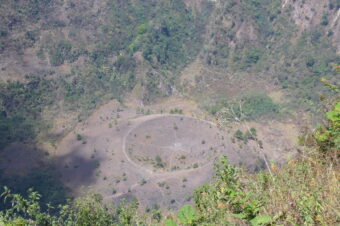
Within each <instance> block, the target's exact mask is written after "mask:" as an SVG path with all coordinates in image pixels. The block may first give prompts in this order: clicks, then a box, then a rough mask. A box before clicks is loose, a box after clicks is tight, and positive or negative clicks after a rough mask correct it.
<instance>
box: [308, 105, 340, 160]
mask: <svg viewBox="0 0 340 226" xmlns="http://www.w3.org/2000/svg"><path fill="white" fill-rule="evenodd" d="M326 116H327V119H328V120H329V123H328V124H327V125H326V126H325V127H322V128H319V129H318V130H317V131H316V132H315V135H314V137H315V139H316V141H317V142H318V146H319V148H320V150H321V151H323V152H324V153H325V154H327V155H331V156H333V157H334V158H335V159H336V158H337V155H339V153H338V152H339V150H340V102H337V103H336V104H335V106H334V108H333V110H331V111H328V112H327V113H326Z"/></svg>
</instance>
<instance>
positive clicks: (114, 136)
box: [56, 107, 258, 208]
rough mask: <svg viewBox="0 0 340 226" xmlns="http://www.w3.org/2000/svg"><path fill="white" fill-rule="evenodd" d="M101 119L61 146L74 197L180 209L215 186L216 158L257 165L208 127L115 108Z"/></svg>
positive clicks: (187, 119)
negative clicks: (193, 196)
mask: <svg viewBox="0 0 340 226" xmlns="http://www.w3.org/2000/svg"><path fill="white" fill-rule="evenodd" d="M102 113H103V114H100V113H99V114H94V116H92V117H90V118H89V120H87V121H86V122H85V123H84V124H83V125H82V127H81V128H79V129H78V130H77V131H75V132H73V133H70V134H69V135H67V136H66V137H65V138H64V139H63V140H62V141H61V142H60V144H59V145H58V149H57V152H56V155H57V156H58V159H59V161H58V163H57V166H58V168H59V169H60V172H61V179H62V180H63V181H64V183H65V184H66V185H67V186H68V187H70V188H71V189H73V191H74V192H75V195H79V194H81V193H82V192H84V191H87V190H88V188H90V190H91V191H93V192H96V193H100V194H102V196H103V197H104V199H105V200H106V201H109V202H111V201H117V200H118V199H120V198H127V199H130V198H132V197H136V198H137V199H138V200H139V201H140V203H141V204H142V206H143V207H151V206H153V205H154V204H157V205H159V206H161V207H162V208H169V207H170V208H177V207H178V206H180V205H183V204H184V203H186V202H189V201H190V198H191V194H192V192H193V190H194V189H195V188H197V187H198V186H200V185H202V184H203V183H205V182H207V181H209V180H211V178H212V175H213V169H212V166H213V162H214V159H215V158H216V157H217V156H220V155H222V154H224V155H227V156H228V157H229V159H230V162H231V163H233V164H236V165H239V164H242V165H244V166H249V167H253V166H254V164H257V161H258V159H257V157H256V155H255V154H254V153H253V152H251V151H249V152H244V153H240V152H239V151H238V149H239V148H238V147H237V145H236V144H233V143H232V142H231V141H230V137H229V136H230V135H228V134H227V133H226V132H225V131H222V130H220V129H219V128H217V127H216V126H215V125H214V124H213V123H211V122H208V121H204V120H200V119H197V118H193V117H188V116H183V115H169V114H153V115H136V111H135V110H133V109H130V108H125V109H124V110H122V109H120V110H119V108H117V107H112V109H110V110H108V109H106V110H105V111H103V112H102ZM94 117H99V120H98V118H94ZM77 134H80V135H81V136H82V139H81V140H77ZM228 137H229V138H228ZM63 156H65V157H63ZM157 163H158V164H157Z"/></svg>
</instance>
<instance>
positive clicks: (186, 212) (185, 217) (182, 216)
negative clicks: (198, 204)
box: [178, 205, 195, 225]
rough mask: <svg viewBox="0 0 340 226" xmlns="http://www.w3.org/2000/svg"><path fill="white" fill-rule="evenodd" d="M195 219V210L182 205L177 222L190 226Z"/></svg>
mask: <svg viewBox="0 0 340 226" xmlns="http://www.w3.org/2000/svg"><path fill="white" fill-rule="evenodd" d="M194 219H195V210H194V208H193V207H192V206H190V205H184V206H182V207H181V209H180V210H179V212H178V220H179V222H180V223H181V224H182V225H192V223H193V221H194Z"/></svg>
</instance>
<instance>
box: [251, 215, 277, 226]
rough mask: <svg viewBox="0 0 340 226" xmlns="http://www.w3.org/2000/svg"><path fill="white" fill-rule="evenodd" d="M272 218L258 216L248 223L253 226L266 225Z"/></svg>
mask: <svg viewBox="0 0 340 226" xmlns="http://www.w3.org/2000/svg"><path fill="white" fill-rule="evenodd" d="M271 220H272V218H271V217H270V216H268V215H259V216H257V217H255V218H254V219H252V220H251V221H250V224H251V225H253V226H259V225H267V224H269V223H270V222H271Z"/></svg>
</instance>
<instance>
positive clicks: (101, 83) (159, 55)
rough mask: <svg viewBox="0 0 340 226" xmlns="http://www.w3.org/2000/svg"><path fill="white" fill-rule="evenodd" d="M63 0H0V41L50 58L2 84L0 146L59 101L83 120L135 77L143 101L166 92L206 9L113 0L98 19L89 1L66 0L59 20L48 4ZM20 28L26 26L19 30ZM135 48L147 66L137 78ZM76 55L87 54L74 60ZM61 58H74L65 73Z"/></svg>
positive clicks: (189, 52) (21, 136) (38, 124)
mask: <svg viewBox="0 0 340 226" xmlns="http://www.w3.org/2000/svg"><path fill="white" fill-rule="evenodd" d="M60 4H61V2H59V1H46V0H41V1H40V0H39V1H27V2H26V1H25V3H22V1H11V2H3V4H1V6H0V10H1V12H3V13H1V18H2V19H1V21H2V22H0V34H1V36H0V41H1V44H0V46H1V48H0V49H1V50H2V51H3V52H4V53H10V52H11V51H14V52H16V53H19V54H20V52H21V53H22V52H23V51H24V50H25V49H26V48H28V47H35V48H36V49H37V52H36V54H37V56H38V57H39V58H40V59H41V60H45V61H46V63H48V62H49V63H50V65H51V66H52V67H51V68H52V69H51V70H47V71H43V72H41V71H40V72H37V73H34V74H25V75H22V76H23V77H25V80H26V81H25V82H19V81H18V82H8V83H5V82H4V83H1V84H0V104H1V105H0V113H1V114H0V127H1V134H2V135H3V136H1V137H0V149H2V148H4V147H5V146H6V145H8V144H9V143H12V142H14V141H24V140H27V139H32V138H34V137H35V135H36V134H37V133H39V132H41V130H42V129H48V124H47V121H45V122H43V121H42V119H44V118H43V116H42V114H43V112H46V111H49V112H52V114H53V115H57V114H58V113H60V110H58V109H63V111H71V112H72V111H73V112H76V113H77V114H78V118H77V119H78V120H82V119H83V118H84V117H86V116H87V115H88V113H89V112H91V111H93V110H94V109H95V108H97V107H98V106H100V105H102V104H103V103H105V102H107V101H108V100H111V99H118V100H119V101H121V100H122V99H123V97H124V95H125V93H126V92H127V91H131V90H132V89H133V88H134V87H135V85H136V84H138V83H139V84H142V86H145V87H146V91H147V92H146V94H145V96H144V100H145V101H146V102H148V101H150V100H151V99H153V98H155V97H158V96H162V95H168V94H169V91H168V88H167V87H168V86H169V85H171V84H173V83H174V79H173V77H174V76H173V75H172V72H174V71H176V70H179V69H180V68H182V67H183V66H184V65H185V64H186V63H188V62H189V61H190V60H191V59H192V58H193V56H194V55H195V54H196V53H197V52H198V48H199V44H200V43H201V41H202V36H201V34H200V33H201V32H202V30H203V29H204V20H206V18H207V14H206V12H207V11H208V10H209V6H208V5H207V7H206V10H204V13H205V14H203V13H202V14H201V15H196V16H194V15H193V14H192V12H190V11H188V10H187V9H186V7H185V5H184V3H183V2H182V1H172V2H168V1H114V0H110V1H107V2H106V3H105V6H106V7H105V9H103V11H102V12H101V14H100V15H97V19H93V20H90V17H91V11H90V10H91V5H90V4H84V5H83V6H82V7H79V6H78V4H79V2H77V1H68V2H67V3H65V4H66V6H67V13H68V20H69V22H63V21H61V20H60V19H58V18H57V17H56V15H54V14H53V13H52V12H51V9H53V8H58V7H59V5H60ZM80 4H82V3H80ZM49 15H50V17H48V16H49ZM101 19H103V20H104V23H102V21H101ZM31 23H35V26H33V29H29V28H30V27H32V26H28V25H29V24H31ZM66 26H69V27H70V28H72V29H71V30H72V31H70V33H69V35H68V38H64V37H60V35H59V34H56V35H54V36H52V35H45V34H44V31H45V30H47V31H51V32H52V33H53V32H55V31H56V30H57V29H58V28H64V27H66ZM19 30H23V31H24V33H25V34H24V35H22V36H20V35H19V36H18V35H16V34H17V33H18V32H19ZM87 33H91V39H90V38H89V39H90V40H87V41H82V39H81V36H82V35H83V34H87ZM24 43H27V45H26V44H24ZM137 52H138V53H141V55H142V56H143V58H144V60H145V61H147V62H148V65H149V66H148V67H150V68H149V69H148V70H149V72H148V73H147V74H146V76H145V78H142V79H141V80H137V78H136V73H137V72H136V69H137V65H136V63H137V62H136V57H135V54H136V53H137ZM80 57H83V58H84V59H85V62H84V63H83V64H81V65H77V60H78V59H79V58H80ZM65 64H75V65H74V66H72V70H71V72H70V73H61V72H60V71H59V70H58V68H57V67H58V66H62V65H65ZM53 68H55V70H54V69H53ZM1 70H3V71H5V70H6V68H2V69H1ZM161 83H164V84H166V85H165V87H166V88H165V90H160V88H159V84H161ZM57 106H58V107H57ZM62 113H63V112H62ZM51 118H53V116H52V115H50V116H49V117H48V118H47V120H50V119H51Z"/></svg>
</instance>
